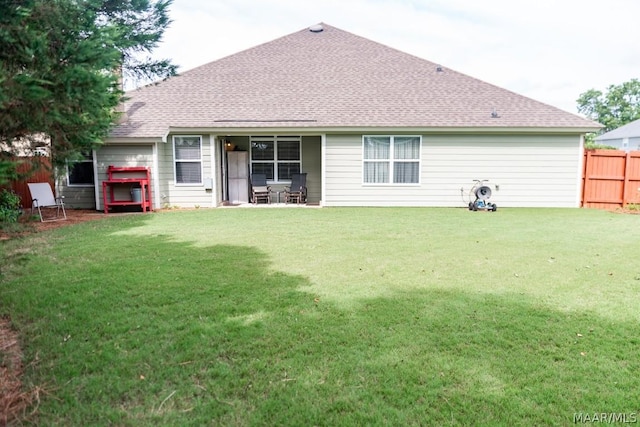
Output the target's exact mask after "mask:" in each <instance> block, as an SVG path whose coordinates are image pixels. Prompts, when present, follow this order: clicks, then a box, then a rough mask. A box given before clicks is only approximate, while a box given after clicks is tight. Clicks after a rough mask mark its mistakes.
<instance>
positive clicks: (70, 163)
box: [66, 154, 96, 187]
mask: <svg viewBox="0 0 640 427" xmlns="http://www.w3.org/2000/svg"><path fill="white" fill-rule="evenodd" d="M78 163H88V164H90V165H91V176H93V179H94V182H92V183H72V182H71V170H72V168H73V166H74V165H76V164H78ZM66 166H67V187H95V186H96V184H95V176H94V175H93V172H94V170H93V156H92V155H91V154H88V155H86V156H85V158H84V159H82V160H72V161H67V164H66Z"/></svg>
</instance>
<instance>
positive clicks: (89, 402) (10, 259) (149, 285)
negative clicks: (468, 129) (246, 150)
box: [0, 208, 640, 426]
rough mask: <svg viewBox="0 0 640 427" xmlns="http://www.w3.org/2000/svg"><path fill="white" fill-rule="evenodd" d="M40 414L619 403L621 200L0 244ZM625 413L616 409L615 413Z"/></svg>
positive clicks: (541, 415) (344, 417)
mask: <svg viewBox="0 0 640 427" xmlns="http://www.w3.org/2000/svg"><path fill="white" fill-rule="evenodd" d="M0 250H1V251H2V252H1V253H0V255H1V256H2V267H1V270H0V271H1V274H2V276H0V294H1V301H0V314H2V315H10V316H11V318H12V319H13V322H14V325H15V327H16V328H17V329H18V330H19V331H20V334H21V339H22V345H23V350H24V352H25V364H26V366H27V368H26V373H25V378H24V380H25V383H26V385H27V387H32V388H33V387H36V386H38V387H41V388H42V389H43V390H44V393H41V394H40V399H41V400H40V403H39V406H38V408H37V413H36V415H34V416H32V417H31V418H30V419H29V420H30V421H33V422H35V423H38V424H42V425H131V426H134V425H135V426H139V425H167V426H169V425H170V426H174V425H239V426H243V425H268V426H274V425H326V426H335V425H564V424H571V423H573V421H574V416H575V414H596V413H597V414H601V413H612V414H620V413H622V414H627V416H628V417H633V416H634V415H633V414H637V413H638V412H640V403H639V402H640V400H639V399H638V390H640V375H638V374H639V373H640V358H639V357H638V350H639V349H640V299H639V298H638V297H639V296H640V262H639V261H638V254H639V253H640V216H638V215H622V214H617V213H609V212H601V211H595V210H577V209H501V210H499V211H498V212H495V213H489V212H470V211H468V210H466V209H412V208H404V209H393V208H366V209H361V208H325V209H215V210H193V211H173V212H161V213H154V214H148V215H130V216H111V217H109V218H106V219H104V220H100V221H95V222H90V223H85V224H79V225H74V226H71V227H66V228H63V229H59V230H55V231H52V232H48V233H39V234H36V235H32V236H30V237H28V238H25V239H22V240H14V241H9V242H4V243H2V246H1V249H0ZM628 419H633V418H628Z"/></svg>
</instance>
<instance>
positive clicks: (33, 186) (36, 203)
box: [27, 182, 67, 222]
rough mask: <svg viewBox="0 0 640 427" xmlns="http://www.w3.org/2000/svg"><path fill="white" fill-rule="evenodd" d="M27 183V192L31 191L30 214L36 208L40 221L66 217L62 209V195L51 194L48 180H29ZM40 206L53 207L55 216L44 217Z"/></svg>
mask: <svg viewBox="0 0 640 427" xmlns="http://www.w3.org/2000/svg"><path fill="white" fill-rule="evenodd" d="M27 185H28V186H29V192H30V193H31V214H33V210H34V209H38V213H39V214H40V221H42V222H45V221H58V220H63V219H67V213H66V212H65V211H64V202H63V201H62V197H55V196H54V195H53V191H52V190H51V185H50V184H49V183H48V182H30V183H27ZM42 208H46V209H55V210H56V214H55V216H51V217H47V219H45V217H44V216H43V215H42ZM60 211H62V216H60Z"/></svg>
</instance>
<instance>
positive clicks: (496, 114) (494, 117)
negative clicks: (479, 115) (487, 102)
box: [491, 108, 500, 119]
mask: <svg viewBox="0 0 640 427" xmlns="http://www.w3.org/2000/svg"><path fill="white" fill-rule="evenodd" d="M491 118H492V119H499V118H500V114H498V110H496V109H495V108H494V109H493V110H491Z"/></svg>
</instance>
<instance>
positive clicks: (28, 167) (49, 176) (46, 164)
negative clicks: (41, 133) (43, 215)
mask: <svg viewBox="0 0 640 427" xmlns="http://www.w3.org/2000/svg"><path fill="white" fill-rule="evenodd" d="M15 161H16V162H17V163H18V168H17V169H18V174H20V175H22V174H25V173H29V175H28V176H27V177H26V178H24V179H20V180H18V181H13V182H12V183H11V184H10V185H9V188H11V189H12V190H13V191H15V192H16V194H17V195H18V196H20V202H21V204H22V207H23V208H25V209H30V208H31V194H30V193H29V187H27V183H28V182H48V183H49V184H51V188H52V189H54V188H55V187H54V186H53V183H54V181H53V171H52V170H51V162H50V160H49V158H48V157H44V156H38V157H16V158H15Z"/></svg>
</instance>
